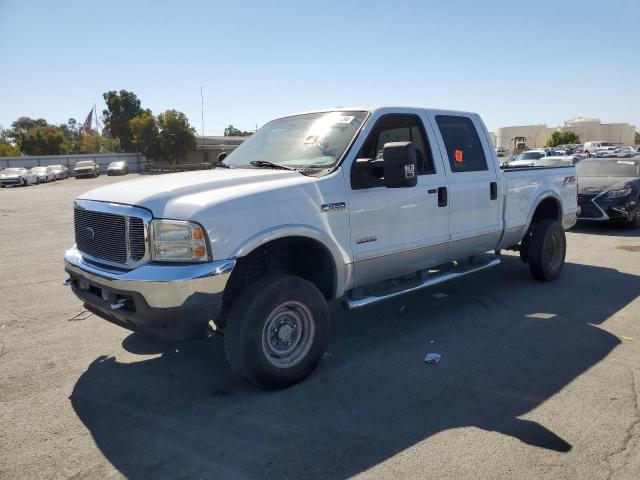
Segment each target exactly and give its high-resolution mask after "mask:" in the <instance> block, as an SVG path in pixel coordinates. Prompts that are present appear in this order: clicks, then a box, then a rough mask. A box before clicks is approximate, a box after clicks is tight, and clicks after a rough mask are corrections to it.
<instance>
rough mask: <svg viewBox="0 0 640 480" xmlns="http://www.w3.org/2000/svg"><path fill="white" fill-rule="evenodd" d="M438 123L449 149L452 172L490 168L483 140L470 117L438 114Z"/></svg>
mask: <svg viewBox="0 0 640 480" xmlns="http://www.w3.org/2000/svg"><path fill="white" fill-rule="evenodd" d="M436 123H437V124H438V128H439V129H440V134H441V135H442V139H443V140H444V145H445V148H446V149H447V156H448V157H449V164H450V165H451V171H452V172H454V173H458V172H478V171H483V170H488V168H487V160H486V158H485V156H484V150H483V149H482V142H480V137H478V132H477V131H476V127H475V125H474V124H473V122H472V121H471V119H470V118H468V117H459V116H456V115H436Z"/></svg>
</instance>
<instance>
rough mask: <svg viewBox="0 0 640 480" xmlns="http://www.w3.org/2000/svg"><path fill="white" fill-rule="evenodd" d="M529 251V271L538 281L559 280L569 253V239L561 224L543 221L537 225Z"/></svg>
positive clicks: (530, 241)
mask: <svg viewBox="0 0 640 480" xmlns="http://www.w3.org/2000/svg"><path fill="white" fill-rule="evenodd" d="M527 250H528V257H529V269H530V270H531V274H532V275H533V277H534V278H535V279H536V280H540V281H541V282H549V281H552V280H555V279H556V278H558V276H559V275H560V272H561V271H562V267H563V266H564V259H565V255H566V253H567V239H566V237H565V235H564V229H563V228H562V225H561V224H560V222H558V221H557V220H541V221H539V222H538V223H536V224H535V225H534V226H533V231H532V233H531V238H530V240H529V246H528V249H527Z"/></svg>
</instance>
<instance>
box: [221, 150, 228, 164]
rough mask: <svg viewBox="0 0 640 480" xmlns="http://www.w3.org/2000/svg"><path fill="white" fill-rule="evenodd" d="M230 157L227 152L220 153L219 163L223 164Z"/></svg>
mask: <svg viewBox="0 0 640 480" xmlns="http://www.w3.org/2000/svg"><path fill="white" fill-rule="evenodd" d="M227 155H229V154H228V153H227V152H220V153H219V154H218V163H220V162H222V161H223V160H224V159H225V158H227Z"/></svg>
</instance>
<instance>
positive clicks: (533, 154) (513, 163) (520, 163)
mask: <svg viewBox="0 0 640 480" xmlns="http://www.w3.org/2000/svg"><path fill="white" fill-rule="evenodd" d="M546 154H547V152H545V151H544V150H527V151H526V152H523V153H521V154H519V155H515V156H514V157H512V160H510V161H509V162H508V165H509V166H510V167H532V166H533V165H535V163H536V162H537V161H538V160H540V159H541V158H542V157H544V156H545V155H546Z"/></svg>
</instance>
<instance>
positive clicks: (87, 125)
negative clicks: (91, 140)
mask: <svg viewBox="0 0 640 480" xmlns="http://www.w3.org/2000/svg"><path fill="white" fill-rule="evenodd" d="M92 121H93V108H92V109H91V111H90V112H89V115H87V119H86V120H85V121H84V123H83V124H82V133H84V134H85V135H86V134H87V133H89V132H90V131H91V122H92Z"/></svg>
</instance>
